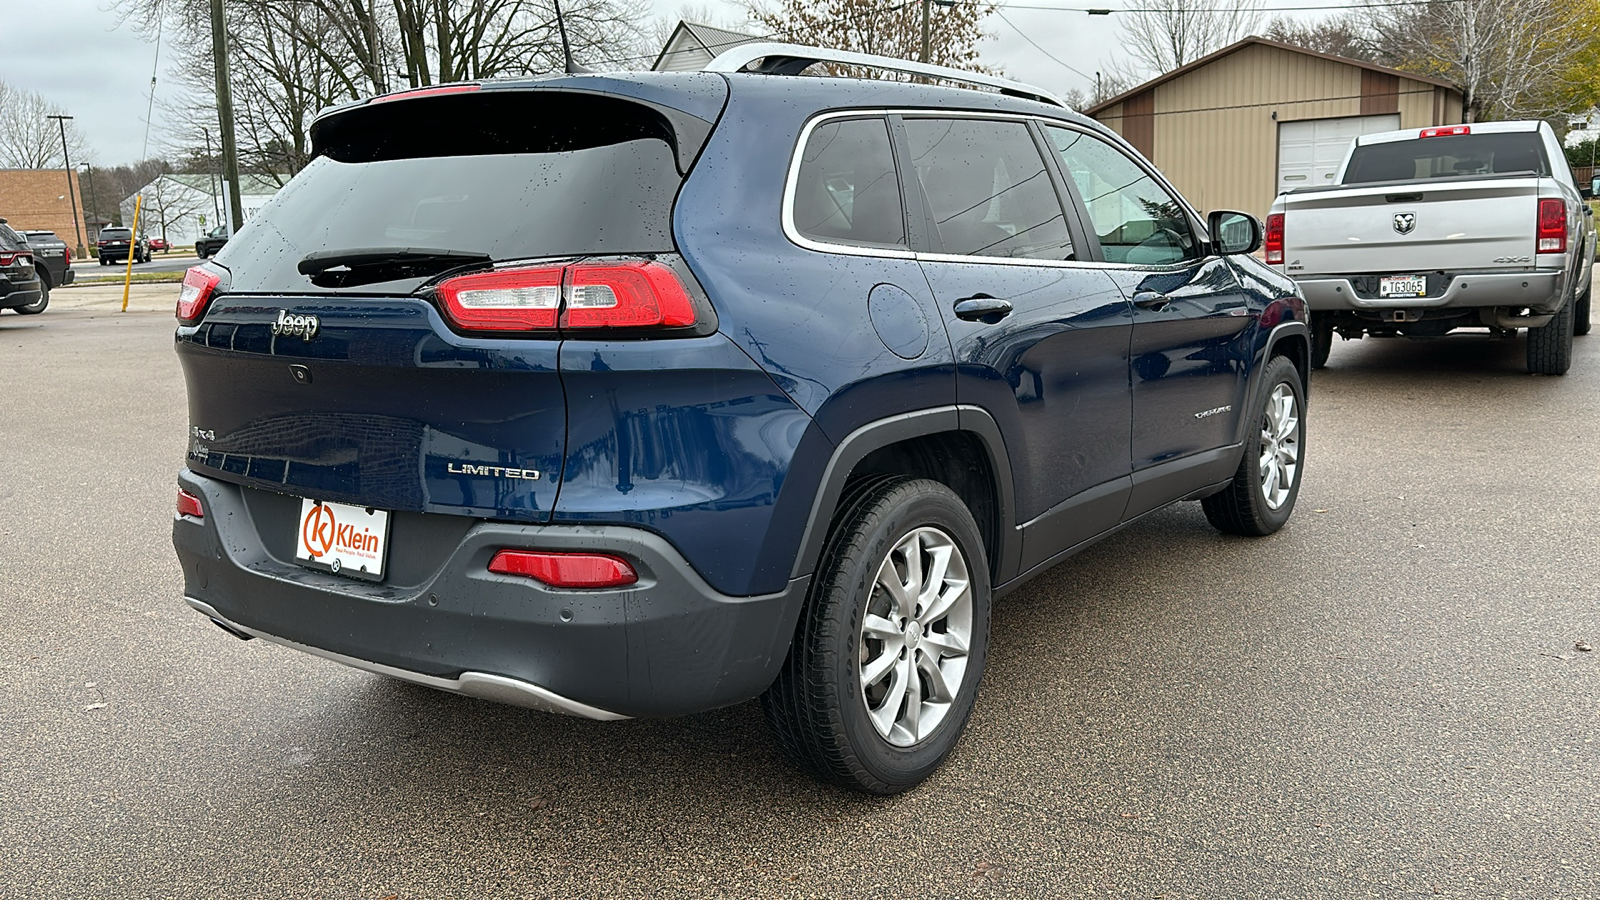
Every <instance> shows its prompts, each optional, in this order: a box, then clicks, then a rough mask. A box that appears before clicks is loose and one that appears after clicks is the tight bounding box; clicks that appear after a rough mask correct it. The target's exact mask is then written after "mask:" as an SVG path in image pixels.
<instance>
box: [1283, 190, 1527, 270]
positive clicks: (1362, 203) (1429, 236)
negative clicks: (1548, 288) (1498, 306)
mask: <svg viewBox="0 0 1600 900" xmlns="http://www.w3.org/2000/svg"><path fill="white" fill-rule="evenodd" d="M1539 181H1540V180H1539V179H1538V178H1537V177H1532V176H1527V177H1507V178H1492V179H1452V180H1449V181H1439V182H1432V183H1423V184H1418V183H1388V184H1371V185H1360V186H1355V187H1344V188H1322V189H1313V190H1308V191H1305V192H1299V191H1295V192H1291V193H1289V194H1286V195H1284V197H1283V213H1284V220H1283V228H1284V236H1283V239H1284V261H1285V263H1286V265H1287V271H1288V274H1290V275H1293V276H1295V277H1301V276H1304V275H1316V274H1355V273H1374V272H1434V271H1462V270H1470V271H1484V270H1492V269H1497V268H1508V269H1509V268H1527V267H1529V266H1531V265H1532V264H1533V259H1534V224H1535V219H1536V216H1537V213H1538V207H1539V186H1540V185H1539Z"/></svg>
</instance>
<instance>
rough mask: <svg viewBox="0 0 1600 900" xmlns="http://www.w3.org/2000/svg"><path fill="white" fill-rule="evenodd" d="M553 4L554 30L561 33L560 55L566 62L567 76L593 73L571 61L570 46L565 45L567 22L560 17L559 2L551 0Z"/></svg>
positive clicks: (558, 0) (559, 0)
mask: <svg viewBox="0 0 1600 900" xmlns="http://www.w3.org/2000/svg"><path fill="white" fill-rule="evenodd" d="M553 2H554V3H555V5H556V28H557V29H559V30H560V32H561V55H562V56H564V57H566V60H567V74H568V75H583V74H586V73H589V72H592V71H594V70H593V69H585V68H584V67H583V66H580V65H578V64H577V63H575V62H573V61H572V45H571V44H569V43H567V22H566V20H565V19H563V18H562V17H561V0H553Z"/></svg>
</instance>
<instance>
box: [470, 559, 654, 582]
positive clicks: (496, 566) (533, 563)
mask: <svg viewBox="0 0 1600 900" xmlns="http://www.w3.org/2000/svg"><path fill="white" fill-rule="evenodd" d="M489 571H491V572H494V573H496V574H499V575H521V576H523V577H524V578H532V579H533V580H534V581H538V582H540V583H542V584H547V585H549V586H550V587H559V588H612V587H625V586H627V585H630V584H633V583H635V582H637V581H638V580H639V575H638V573H636V572H634V571H633V566H630V565H628V562H627V560H624V559H620V558H618V557H615V556H607V555H605V554H601V553H546V552H542V551H538V550H501V551H500V552H498V553H496V554H495V555H494V559H492V560H490V561H489Z"/></svg>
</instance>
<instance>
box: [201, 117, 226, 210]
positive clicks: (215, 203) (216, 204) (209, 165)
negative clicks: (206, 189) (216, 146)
mask: <svg viewBox="0 0 1600 900" xmlns="http://www.w3.org/2000/svg"><path fill="white" fill-rule="evenodd" d="M200 136H201V137H203V138H205V139H206V183H207V184H209V185H211V214H212V215H213V216H214V217H215V219H221V218H222V201H221V200H220V199H219V198H218V196H217V169H216V166H215V165H213V161H214V160H215V159H216V157H214V156H212V155H211V129H209V128H205V127H202V128H201V129H200ZM216 224H217V223H216V221H215V220H214V221H213V222H212V227H213V228H214V227H216Z"/></svg>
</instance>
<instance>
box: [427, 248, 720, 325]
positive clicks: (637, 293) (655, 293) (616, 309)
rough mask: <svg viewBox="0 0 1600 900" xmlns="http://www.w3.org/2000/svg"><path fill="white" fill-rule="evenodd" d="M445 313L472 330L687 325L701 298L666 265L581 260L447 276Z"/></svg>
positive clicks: (441, 293) (443, 295)
mask: <svg viewBox="0 0 1600 900" xmlns="http://www.w3.org/2000/svg"><path fill="white" fill-rule="evenodd" d="M437 290H438V293H439V298H440V299H441V300H443V301H444V306H445V312H446V313H447V314H448V315H449V316H450V318H451V320H452V321H454V322H455V323H456V324H457V325H459V326H460V327H462V328H464V329H467V330H469V331H476V330H483V331H536V330H540V329H548V328H555V327H556V325H557V322H558V321H559V323H560V326H561V327H562V328H681V327H684V326H688V325H693V324H694V323H695V309H694V301H692V300H691V299H690V298H689V292H688V291H686V290H684V287H683V282H681V281H679V280H678V276H677V275H675V274H673V271H672V270H671V269H669V268H667V267H666V266H664V265H662V264H661V263H657V262H648V261H644V260H627V261H620V262H582V263H575V264H573V265H570V266H548V267H544V268H533V269H503V270H500V271H496V272H475V273H473V274H471V275H460V276H457V277H455V278H450V279H446V280H445V281H442V282H440V283H439V286H438V288H437Z"/></svg>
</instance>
